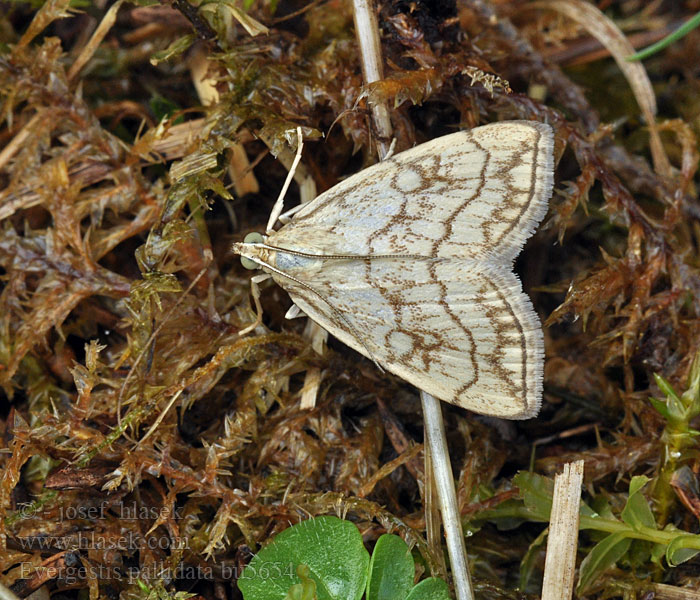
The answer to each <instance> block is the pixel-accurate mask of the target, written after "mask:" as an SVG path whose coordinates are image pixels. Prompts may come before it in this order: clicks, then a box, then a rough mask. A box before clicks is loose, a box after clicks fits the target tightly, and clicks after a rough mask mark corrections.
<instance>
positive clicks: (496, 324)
mask: <svg viewBox="0 0 700 600" xmlns="http://www.w3.org/2000/svg"><path fill="white" fill-rule="evenodd" d="M552 173H553V135H552V131H551V128H550V127H549V126H548V125H544V124H541V123H536V122H531V121H508V122H501V123H494V124H492V125H486V126H483V127H478V128H476V129H473V130H471V131H460V132H458V133H454V134H451V135H447V136H444V137H441V138H437V139H434V140H432V141H430V142H427V143H425V144H422V145H420V146H417V147H415V148H413V149H411V150H408V151H406V152H402V153H401V154H398V155H396V156H395V157H394V158H392V159H389V160H387V161H384V162H382V163H379V164H377V165H374V166H372V167H370V168H368V169H365V170H363V171H361V172H360V173H357V174H356V175H354V176H352V177H349V178H348V179H346V180H345V181H343V182H341V183H340V184H338V185H336V186H335V187H333V188H331V189H330V190H328V191H327V192H325V193H323V194H321V195H320V196H318V197H317V198H316V199H315V200H313V201H312V202H309V203H308V204H307V205H306V206H305V207H304V208H302V209H301V210H300V211H299V212H298V213H297V214H296V215H295V217H294V219H293V220H292V221H291V222H290V223H288V224H287V225H285V226H284V227H282V228H281V229H280V230H279V231H277V232H274V233H272V234H270V235H269V236H268V238H267V239H266V240H265V245H266V246H267V247H264V246H262V245H256V244H237V245H236V248H235V250H236V251H237V252H239V253H240V254H242V255H244V256H246V257H248V258H250V259H254V260H255V262H257V263H258V264H261V266H262V267H263V269H264V270H265V271H267V272H268V273H271V274H272V276H273V278H274V279H275V281H276V282H277V283H278V284H279V285H280V286H282V287H283V288H284V289H286V290H287V291H288V292H289V294H290V296H291V297H292V300H293V301H294V302H295V303H296V304H297V305H298V306H299V307H300V308H301V309H302V310H303V311H304V312H305V313H306V314H307V315H308V316H309V317H311V318H312V319H313V320H314V321H316V322H317V323H318V324H319V325H321V326H322V327H323V328H324V329H326V330H328V331H329V332H330V333H332V334H333V335H334V336H336V337H337V338H338V339H339V340H341V341H342V342H344V343H345V344H347V345H348V346H350V347H351V348H353V349H355V350H357V351H358V352H360V353H361V354H364V355H365V356H367V357H369V358H371V359H373V360H375V361H376V362H378V363H379V364H380V365H381V366H382V367H383V368H385V369H387V370H388V371H391V372H392V373H395V374H396V375H398V376H400V377H402V378H403V379H405V380H406V381H409V382H410V383H412V384H413V385H415V386H416V387H418V388H420V389H422V390H424V391H426V392H428V393H430V394H432V395H433V396H435V397H436V398H439V399H441V400H445V401H447V402H451V403H453V404H457V405H459V406H462V407H464V408H467V409H469V410H473V411H475V412H479V413H482V414H486V415H494V416H499V417H505V418H509V419H526V418H529V417H532V416H534V415H536V414H537V412H538V410H539V406H540V399H541V395H542V373H543V362H544V343H543V335H542V329H541V325H540V321H539V318H538V317H537V314H536V313H535V311H534V309H533V307H532V303H531V302H530V299H529V298H528V297H527V296H526V295H525V294H524V293H523V291H522V286H521V284H520V281H519V279H518V278H517V277H516V276H515V274H514V273H513V272H512V263H513V260H514V258H515V257H516V256H517V254H518V252H519V251H520V249H521V248H522V246H523V244H524V242H525V240H527V238H528V237H530V236H531V235H532V233H533V232H534V229H535V227H536V226H537V224H538V223H539V222H540V221H541V220H542V218H543V217H544V215H545V213H546V211H547V201H548V199H549V196H550V193H551V190H552ZM270 247H273V248H274V249H272V248H270ZM285 250H286V252H285ZM295 252H296V253H298V254H295ZM302 254H305V255H306V256H302ZM309 255H313V256H309ZM323 255H325V256H328V255H332V256H333V257H332V258H324V257H323Z"/></svg>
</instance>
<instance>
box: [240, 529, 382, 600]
mask: <svg viewBox="0 0 700 600" xmlns="http://www.w3.org/2000/svg"><path fill="white" fill-rule="evenodd" d="M299 565H307V566H308V568H309V576H310V577H311V578H312V579H313V580H314V581H315V582H316V594H317V597H318V600H359V599H360V597H361V596H362V593H363V592H364V591H365V586H366V585H367V571H368V567H369V553H368V552H367V550H365V547H364V545H363V544H362V536H361V535H360V532H359V531H358V530H357V527H355V525H354V524H353V523H351V522H349V521H343V520H342V519H338V518H337V517H318V518H316V519H309V520H307V521H302V522H301V523H299V524H298V525H294V526H293V527H290V528H289V529H285V530H284V531H283V532H282V533H280V534H279V535H278V536H277V537H276V538H275V539H274V540H273V541H272V542H271V543H270V544H269V545H268V546H266V547H265V548H263V549H262V550H260V552H258V554H257V555H256V556H255V557H254V558H253V560H251V561H250V564H249V565H248V566H247V567H246V568H245V569H244V570H243V573H241V577H240V578H239V580H238V587H239V589H240V590H241V592H242V593H243V597H244V599H245V600H283V598H285V596H286V595H287V592H288V591H289V590H290V588H291V587H292V586H293V585H294V584H297V583H302V582H301V581H300V578H299V577H298V576H297V575H296V573H295V571H296V568H297V567H298V566H299Z"/></svg>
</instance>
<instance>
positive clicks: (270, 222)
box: [265, 127, 304, 235]
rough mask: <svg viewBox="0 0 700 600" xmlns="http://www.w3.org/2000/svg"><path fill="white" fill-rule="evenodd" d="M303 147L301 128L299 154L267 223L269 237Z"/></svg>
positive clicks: (281, 208)
mask: <svg viewBox="0 0 700 600" xmlns="http://www.w3.org/2000/svg"><path fill="white" fill-rule="evenodd" d="M303 147H304V136H303V135H302V133H301V127H297V153H296V156H295V157H294V162H293V163H292V166H291V167H290V169H289V172H288V173H287V178H286V179H285V180H284V185H283V186H282V189H281V190H280V195H279V196H278V197H277V200H276V201H275V205H274V206H273V207H272V212H270V218H269V219H268V221H267V228H266V229H265V233H267V234H268V235H270V234H271V233H274V229H273V227H274V226H275V223H276V222H277V219H278V218H279V216H280V215H281V214H282V210H283V209H284V197H285V195H286V194H287V190H288V189H289V186H290V184H291V183H292V178H293V177H294V173H295V171H296V170H297V165H298V164H299V161H300V160H301V150H302V148H303Z"/></svg>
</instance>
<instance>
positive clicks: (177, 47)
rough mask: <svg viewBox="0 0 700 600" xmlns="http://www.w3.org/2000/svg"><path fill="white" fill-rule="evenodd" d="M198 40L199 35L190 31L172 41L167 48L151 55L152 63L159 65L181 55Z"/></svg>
mask: <svg viewBox="0 0 700 600" xmlns="http://www.w3.org/2000/svg"><path fill="white" fill-rule="evenodd" d="M196 41H197V36H195V35H194V34H193V33H188V34H187V35H183V36H182V37H181V38H178V39H176V40H175V41H174V42H172V43H171V44H170V45H169V46H168V47H167V48H166V49H165V50H161V51H160V52H156V53H155V54H153V56H151V64H152V65H153V66H156V65H158V64H159V63H162V62H164V61H166V60H170V59H171V58H175V57H176V56H180V55H181V54H183V53H184V52H185V51H187V50H189V48H190V46H191V45H192V44H194V42H196Z"/></svg>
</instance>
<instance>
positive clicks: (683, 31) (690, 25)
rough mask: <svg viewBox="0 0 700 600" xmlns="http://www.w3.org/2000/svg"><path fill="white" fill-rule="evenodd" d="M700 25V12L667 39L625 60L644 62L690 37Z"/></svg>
mask: <svg viewBox="0 0 700 600" xmlns="http://www.w3.org/2000/svg"><path fill="white" fill-rule="evenodd" d="M699 25H700V12H698V13H696V14H695V15H694V16H692V17H690V19H688V20H687V21H686V22H685V23H683V25H681V26H680V27H679V28H678V29H676V30H675V31H672V32H671V33H669V34H668V35H667V36H666V37H665V38H663V39H662V40H659V41H658V42H656V43H655V44H652V45H651V46H647V47H646V48H643V49H642V50H640V51H639V52H637V53H636V54H632V55H631V56H626V57H625V60H628V61H633V60H644V59H645V58H648V57H650V56H651V55H652V54H656V53H657V52H658V51H659V50H663V49H664V48H666V47H667V46H670V45H671V44H673V43H674V42H676V41H678V40H680V39H681V38H682V37H684V36H686V35H688V33H690V32H691V31H692V30H693V29H695V28H696V27H698V26H699Z"/></svg>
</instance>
